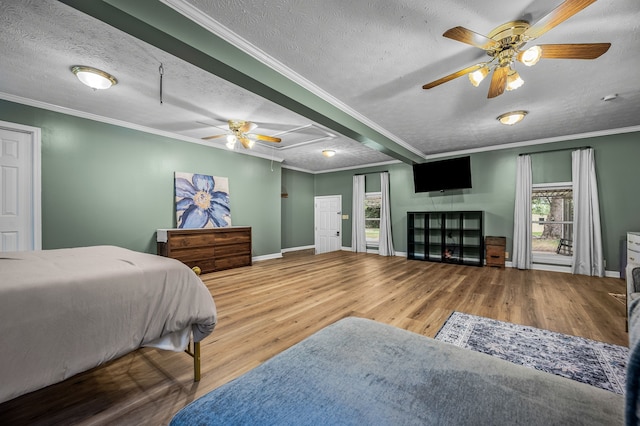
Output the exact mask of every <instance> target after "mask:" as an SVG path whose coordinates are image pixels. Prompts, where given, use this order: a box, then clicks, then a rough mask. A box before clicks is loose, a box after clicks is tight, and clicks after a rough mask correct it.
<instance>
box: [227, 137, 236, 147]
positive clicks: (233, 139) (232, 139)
mask: <svg viewBox="0 0 640 426" xmlns="http://www.w3.org/2000/svg"><path fill="white" fill-rule="evenodd" d="M236 140H237V139H236V137H235V135H227V143H226V145H227V148H229V149H233V148H235V146H236Z"/></svg>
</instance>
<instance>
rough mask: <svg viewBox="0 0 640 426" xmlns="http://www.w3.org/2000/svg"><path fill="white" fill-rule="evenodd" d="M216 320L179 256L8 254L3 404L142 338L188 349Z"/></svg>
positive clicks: (1, 277)
mask: <svg viewBox="0 0 640 426" xmlns="http://www.w3.org/2000/svg"><path fill="white" fill-rule="evenodd" d="M216 321H217V314H216V307H215V304H214V301H213V298H212V297H211V293H210V292H209V290H208V289H207V288H206V286H205V285H204V284H203V283H202V281H201V280H200V278H199V277H198V276H197V275H195V274H194V273H193V271H191V269H189V268H188V267H187V266H185V265H184V264H182V263H181V262H179V261H177V260H174V259H169V258H166V257H161V256H156V255H152V254H146V253H139V252H135V251H131V250H127V249H123V248H120V247H114V246H96V247H84V248H72V249H59V250H43V251H32V252H10V253H0V402H3V401H6V400H9V399H12V398H15V397H16V396H19V395H21V394H24V393H27V392H30V391H33V390H35V389H39V388H42V387H44V386H47V385H50V384H53V383H57V382H59V381H62V380H64V379H67V378H68V377H71V376H73V375H74V374H77V373H80V372H82V371H86V370H88V369H90V368H93V367H95V366H97V365H100V364H102V363H104V362H106V361H109V360H112V359H115V358H118V357H119V356H122V355H124V354H126V353H128V352H131V351H133V350H135V349H137V348H139V347H142V346H156V347H162V348H164V349H173V350H183V349H184V348H185V346H186V343H187V341H188V337H189V332H190V331H191V332H192V333H193V338H194V341H196V342H197V341H200V340H202V339H203V338H204V337H206V336H207V335H209V334H210V333H211V332H212V331H213V329H214V327H215V325H216Z"/></svg>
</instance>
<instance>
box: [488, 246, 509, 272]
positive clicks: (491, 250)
mask: <svg viewBox="0 0 640 426" xmlns="http://www.w3.org/2000/svg"><path fill="white" fill-rule="evenodd" d="M486 249H487V266H498V267H500V268H504V260H505V259H504V246H493V245H492V246H489V245H488V246H486Z"/></svg>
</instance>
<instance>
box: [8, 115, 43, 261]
mask: <svg viewBox="0 0 640 426" xmlns="http://www.w3.org/2000/svg"><path fill="white" fill-rule="evenodd" d="M0 124H5V123H0ZM16 126H17V125H16ZM35 133H38V134H37V142H36V138H35V136H36V135H35ZM36 149H37V150H38V153H37V155H34V154H35V152H34V150H36ZM39 150H40V143H39V132H25V131H21V130H19V129H17V130H13V129H9V128H6V127H5V126H2V127H0V252H2V251H18V250H34V249H38V248H40V231H39V230H40V223H39V220H40V212H39V208H40V204H39V203H38V202H36V200H39V198H40V188H39V182H37V184H36V182H35V181H36V178H37V176H39V169H40V163H39V158H40V157H39ZM34 159H37V160H38V161H34ZM35 167H37V168H38V170H37V172H35V169H34V168H35ZM34 172H35V173H34ZM36 209H37V210H38V211H37V212H36ZM36 220H37V221H38V223H37V224H36Z"/></svg>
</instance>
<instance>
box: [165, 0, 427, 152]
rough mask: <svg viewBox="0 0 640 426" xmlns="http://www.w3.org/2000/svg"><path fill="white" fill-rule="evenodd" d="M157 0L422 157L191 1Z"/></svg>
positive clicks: (413, 149) (402, 141) (394, 136)
mask: <svg viewBox="0 0 640 426" xmlns="http://www.w3.org/2000/svg"><path fill="white" fill-rule="evenodd" d="M160 2H161V3H164V4H165V5H167V6H168V7H170V8H172V9H173V10H175V11H176V12H178V13H180V14H181V15H183V16H184V17H186V18H187V19H189V20H191V21H193V22H194V23H196V24H198V25H200V26H201V27H202V28H204V29H206V30H207V31H210V32H211V33H213V34H215V35H217V36H218V37H220V38H222V39H223V40H225V41H227V42H228V43H230V44H232V45H233V46H235V47H236V48H238V49H240V50H242V51H243V52H245V53H246V54H248V55H250V56H251V57H253V58H254V59H256V60H258V61H260V62H262V63H263V64H265V65H266V66H268V67H269V68H271V69H273V70H275V71H277V72H278V73H280V74H282V75H283V76H285V77H286V78H288V79H289V80H292V81H293V82H295V83H297V84H299V85H300V86H302V87H304V88H305V89H307V90H308V91H309V92H311V93H313V94H314V95H316V96H318V97H319V98H321V99H323V100H325V101H326V102H328V103H330V104H331V105H333V106H334V107H336V108H338V109H339V110H341V111H342V112H344V113H346V114H348V115H350V116H351V117H353V118H355V119H356V120H358V121H360V122H361V123H363V124H365V125H366V126H367V127H370V128H371V129H373V130H375V131H376V132H378V133H380V134H382V135H384V136H385V137H387V138H389V139H391V140H392V141H393V142H395V143H396V144H398V145H400V146H401V147H403V148H405V149H406V150H408V151H411V152H412V153H413V154H415V155H417V156H419V157H424V153H422V152H421V151H419V150H418V149H416V148H415V147H413V146H411V145H409V144H408V143H407V142H405V141H404V140H402V139H400V138H399V137H398V136H396V135H394V134H393V133H391V132H389V131H388V130H387V129H385V128H383V127H382V126H380V125H379V124H377V123H375V122H373V121H371V120H370V119H368V118H367V117H365V116H364V115H362V114H360V113H359V112H358V111H356V110H354V109H352V108H351V107H349V106H348V105H347V104H345V103H343V102H342V101H340V100H339V99H337V98H335V97H334V96H332V95H331V94H329V93H327V92H326V91H324V90H323V89H321V88H320V87H318V86H317V85H315V84H314V83H312V82H311V81H309V80H307V79H306V78H304V77H303V76H301V75H300V74H298V73H297V72H295V71H294V70H292V69H291V68H289V67H287V66H286V65H285V64H283V63H282V62H280V61H278V60H277V59H275V58H273V57H272V56H270V55H268V54H267V53H266V52H264V51H263V50H262V49H259V48H258V47H257V46H255V45H253V44H251V43H249V42H248V41H247V40H245V39H243V38H242V37H240V36H238V35H237V34H236V33H234V32H233V31H231V30H229V29H228V28H227V27H225V26H224V25H222V24H221V23H220V22H218V21H216V20H215V19H213V18H212V17H210V16H209V15H207V14H206V13H204V12H202V11H201V10H200V9H198V8H197V7H195V6H193V5H192V4H190V3H188V2H187V1H185V0H160Z"/></svg>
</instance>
